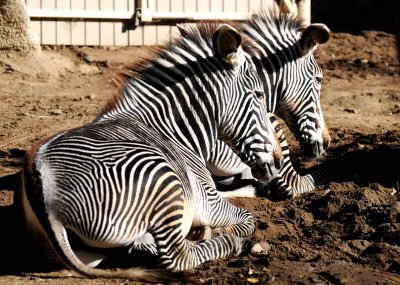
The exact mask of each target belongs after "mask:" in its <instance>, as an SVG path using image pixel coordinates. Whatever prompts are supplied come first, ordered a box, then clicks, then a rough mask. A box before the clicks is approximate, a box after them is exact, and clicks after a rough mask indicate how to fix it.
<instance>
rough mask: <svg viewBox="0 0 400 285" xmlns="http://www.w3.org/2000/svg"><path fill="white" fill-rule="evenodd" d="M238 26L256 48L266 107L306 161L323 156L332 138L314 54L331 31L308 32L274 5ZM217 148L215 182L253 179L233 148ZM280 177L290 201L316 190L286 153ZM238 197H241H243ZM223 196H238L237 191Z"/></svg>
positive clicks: (315, 28) (317, 26) (314, 26)
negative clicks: (283, 125) (286, 129)
mask: <svg viewBox="0 0 400 285" xmlns="http://www.w3.org/2000/svg"><path fill="white" fill-rule="evenodd" d="M237 27H238V29H240V30H242V31H243V33H245V34H246V35H247V36H248V40H249V41H250V42H251V43H250V44H251V46H252V47H253V48H252V49H250V50H249V53H250V54H251V56H252V60H253V63H254V64H255V66H256V67H257V70H258V73H259V75H260V77H261V79H262V81H263V89H264V93H265V100H266V104H267V108H268V109H269V111H270V112H273V113H275V114H277V115H278V116H280V117H281V118H282V119H283V120H284V121H285V123H286V124H287V125H288V127H289V129H290V130H291V131H292V132H293V134H294V135H295V137H296V138H297V139H298V140H299V141H300V144H301V149H302V151H303V153H304V155H305V156H307V157H310V158H316V157H320V156H321V155H322V154H323V153H324V151H325V150H326V148H327V147H328V146H329V143H330V136H329V132H328V129H327V126H326V124H325V121H324V117H323V114H322V109H321V102H320V92H321V81H322V71H321V68H320V67H319V66H318V64H317V62H316V61H315V58H314V55H313V52H314V50H315V49H316V47H317V46H318V44H322V43H325V42H326V41H328V39H329V34H330V31H329V29H328V28H327V27H326V26H325V25H323V24H312V25H310V26H308V27H305V26H304V24H303V22H302V20H301V19H298V18H296V17H294V16H293V15H290V14H286V13H280V11H279V10H278V9H277V8H276V7H275V6H271V7H270V8H269V9H268V10H266V11H263V12H261V13H259V14H255V15H254V16H252V17H251V18H250V19H248V20H246V21H243V22H241V23H239V24H238V26H237ZM272 119H273V118H272ZM219 144H221V145H219V146H218V148H217V150H218V153H214V154H213V156H212V157H211V158H210V161H209V169H210V171H211V172H212V173H213V175H215V179H217V180H223V179H225V180H228V179H230V180H232V178H231V177H232V176H233V175H236V176H238V175H241V174H242V175H244V177H245V178H251V177H248V175H247V174H246V173H248V172H249V171H248V170H246V166H245V165H243V164H242V163H241V160H240V159H238V158H237V157H235V155H234V154H233V153H232V151H231V150H230V149H229V148H225V149H224V146H223V144H222V143H219ZM222 149H224V150H222ZM221 155H222V156H223V157H225V159H222V158H221ZM246 175H247V177H246ZM279 176H280V178H281V179H283V180H281V182H282V183H278V185H280V186H279V188H278V189H277V190H276V191H278V192H283V193H285V194H284V195H285V196H289V197H292V196H295V195H298V194H300V193H303V192H307V191H311V190H313V189H314V188H315V184H314V183H313V182H310V181H309V180H308V179H306V178H302V177H300V176H299V175H298V174H297V173H296V171H295V170H294V169H293V167H292V165H291V162H290V157H289V153H288V152H287V156H285V158H284V166H283V167H282V169H281V171H280V173H279ZM232 188H235V185H232ZM248 189H249V191H250V192H252V193H253V194H250V193H249V194H244V195H246V196H253V195H254V193H255V192H254V189H251V187H250V188H248ZM238 193H239V192H238ZM240 193H241V195H243V193H244V192H242V191H241V192H240ZM224 195H226V196H235V194H234V192H230V193H224Z"/></svg>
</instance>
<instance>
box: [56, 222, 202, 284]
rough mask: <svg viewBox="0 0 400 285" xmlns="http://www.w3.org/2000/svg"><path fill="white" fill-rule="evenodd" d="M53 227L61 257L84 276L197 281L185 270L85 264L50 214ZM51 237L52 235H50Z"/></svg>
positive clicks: (149, 281)
mask: <svg viewBox="0 0 400 285" xmlns="http://www.w3.org/2000/svg"><path fill="white" fill-rule="evenodd" d="M49 224H50V227H51V233H50V235H51V240H52V243H53V246H54V249H55V250H56V251H57V253H58V255H59V256H60V258H61V259H62V260H63V261H64V263H65V264H66V265H67V266H68V267H70V268H71V269H73V270H75V271H77V272H78V273H80V274H81V275H83V276H86V277H89V278H117V279H129V280H132V281H137V282H146V283H168V282H182V281H184V282H186V283H195V282H194V280H192V279H191V278H190V276H189V275H187V274H185V273H184V272H173V271H171V270H167V269H147V268H141V267H132V268H127V269H119V268H117V269H110V270H109V269H99V268H92V267H90V266H87V265H86V264H84V263H83V262H82V261H81V260H80V259H79V258H78V257H77V256H76V254H75V252H74V251H73V249H72V248H71V245H70V243H69V240H68V237H67V234H66V231H65V228H64V226H63V225H62V224H61V223H60V221H58V220H57V219H54V218H53V217H51V216H49ZM49 237H50V236H49Z"/></svg>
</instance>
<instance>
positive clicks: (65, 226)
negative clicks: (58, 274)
mask: <svg viewBox="0 0 400 285" xmlns="http://www.w3.org/2000/svg"><path fill="white" fill-rule="evenodd" d="M241 43H242V36H241V35H240V34H239V33H238V32H237V30H235V29H234V28H233V27H231V26H229V25H226V24H222V25H219V24H216V23H215V24H208V25H199V26H196V27H193V28H191V29H190V30H189V31H188V32H187V34H186V35H185V36H184V37H182V38H181V39H178V40H177V41H175V42H173V43H171V44H170V45H169V46H167V47H164V48H161V49H159V50H158V51H157V52H155V53H153V54H150V55H149V58H147V59H144V60H143V61H142V62H140V63H138V64H137V65H135V66H133V67H132V71H131V72H130V73H129V74H128V75H127V76H126V77H124V78H123V82H124V84H123V86H122V89H121V91H120V93H119V94H118V96H116V97H115V98H114V99H113V100H112V101H111V102H110V103H109V104H108V105H107V106H106V108H105V109H104V111H103V112H102V113H101V114H99V115H98V117H97V118H96V119H95V120H94V121H93V122H91V123H89V124H87V125H84V126H81V127H78V128H76V129H72V130H67V131H65V132H62V133H60V134H57V135H55V136H54V137H51V138H49V139H47V140H46V141H44V142H43V143H41V144H40V145H39V146H38V147H37V148H36V149H34V150H33V151H32V152H31V153H30V155H29V157H28V163H27V166H26V169H25V181H26V183H25V187H26V192H25V193H26V198H25V199H26V200H25V201H26V203H24V205H25V209H26V212H27V213H29V212H34V213H35V215H36V217H38V219H39V221H40V225H39V224H37V227H41V228H43V229H44V231H45V232H46V233H47V236H48V238H49V240H50V243H51V244H52V245H53V247H54V248H55V250H56V252H57V253H58V255H59V256H60V258H61V259H62V260H63V261H64V262H65V263H66V264H67V265H69V266H70V267H72V268H74V269H76V270H77V271H78V272H80V273H82V274H85V275H87V276H96V277H119V278H129V279H139V280H153V281H154V280H157V281H158V282H162V280H164V279H165V277H163V276H165V275H160V274H158V273H157V271H154V272H147V271H146V272H143V271H141V270H139V269H130V270H127V271H121V270H117V271H106V270H102V269H96V268H91V267H90V266H88V265H86V264H84V263H83V262H82V261H81V260H80V259H79V256H78V255H77V252H76V251H74V249H73V248H71V245H70V244H69V241H68V235H67V232H73V233H74V234H75V235H76V236H77V237H79V238H80V239H81V240H82V241H83V242H84V243H85V244H86V245H87V246H89V247H91V249H92V250H93V251H96V249H99V248H116V247H122V248H125V247H126V246H129V245H131V244H133V243H134V242H136V241H138V240H140V239H141V238H142V237H144V236H149V235H151V236H152V238H153V240H154V244H155V246H156V250H157V252H158V256H159V259H160V262H161V265H162V266H163V267H165V268H167V269H170V270H174V271H179V270H185V269H188V268H193V267H196V266H198V265H200V264H201V263H202V262H204V261H207V260H213V259H215V258H219V257H226V256H230V255H232V254H238V253H240V252H241V251H243V250H244V249H245V248H247V244H248V242H249V241H248V240H247V239H245V237H247V236H249V235H250V234H251V233H252V232H253V231H254V228H255V226H254V221H253V219H252V215H251V213H249V212H248V211H247V210H244V209H241V208H238V207H235V206H233V205H232V204H230V203H229V202H228V201H227V200H225V199H224V198H222V197H221V196H220V195H219V193H218V192H217V191H216V189H215V185H214V182H213V180H212V177H211V174H210V172H209V171H208V170H207V169H206V162H207V160H208V159H209V158H210V156H211V151H212V150H213V149H214V147H215V143H216V141H217V138H220V139H223V140H224V141H225V142H226V143H228V144H229V145H231V146H232V147H233V148H234V149H235V151H236V152H238V153H241V156H242V158H243V161H245V162H247V163H248V164H249V165H250V166H251V167H252V169H254V170H255V171H257V172H258V173H262V176H260V177H259V178H260V179H261V180H269V179H272V178H273V177H274V176H275V175H276V173H277V172H278V168H279V167H280V160H281V158H282V157H281V149H280V146H279V143H278V141H277V138H276V136H275V133H274V129H273V127H272V125H271V121H270V120H268V117H267V113H266V106H265V99H264V97H263V96H262V93H260V92H259V91H260V90H261V89H262V83H261V80H260V79H259V77H258V74H257V72H256V70H255V69H254V68H253V64H252V62H251V59H250V56H249V54H248V53H247V52H246V51H245V50H243V49H242V45H241ZM260 94H261V96H260ZM28 201H29V203H28ZM27 218H28V219H29V220H32V219H33V220H35V219H34V217H32V215H28V216H27ZM195 227H200V228H201V227H210V228H211V229H214V231H215V232H216V233H219V235H218V236H216V237H213V238H211V239H209V240H205V241H203V242H201V243H194V242H191V241H188V240H186V236H187V234H188V233H189V231H190V229H191V228H195ZM150 248H151V246H150ZM153 252H154V251H153Z"/></svg>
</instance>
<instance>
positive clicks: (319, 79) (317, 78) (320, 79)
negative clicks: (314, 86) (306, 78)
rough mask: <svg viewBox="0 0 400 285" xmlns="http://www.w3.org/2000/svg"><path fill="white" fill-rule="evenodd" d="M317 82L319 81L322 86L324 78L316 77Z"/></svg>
mask: <svg viewBox="0 0 400 285" xmlns="http://www.w3.org/2000/svg"><path fill="white" fill-rule="evenodd" d="M315 81H317V83H318V84H322V77H319V76H318V77H315Z"/></svg>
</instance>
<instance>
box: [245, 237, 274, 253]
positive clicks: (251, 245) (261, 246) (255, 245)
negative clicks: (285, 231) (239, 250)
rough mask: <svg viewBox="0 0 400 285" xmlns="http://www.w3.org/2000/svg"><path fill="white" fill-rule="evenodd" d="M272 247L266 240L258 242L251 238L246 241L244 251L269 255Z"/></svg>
mask: <svg viewBox="0 0 400 285" xmlns="http://www.w3.org/2000/svg"><path fill="white" fill-rule="evenodd" d="M270 249H271V246H270V245H269V244H268V243H267V242H265V241H261V242H256V241H254V240H250V239H247V240H245V241H244V251H245V252H248V253H250V254H252V255H257V256H260V255H268V251H269V250H270Z"/></svg>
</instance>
